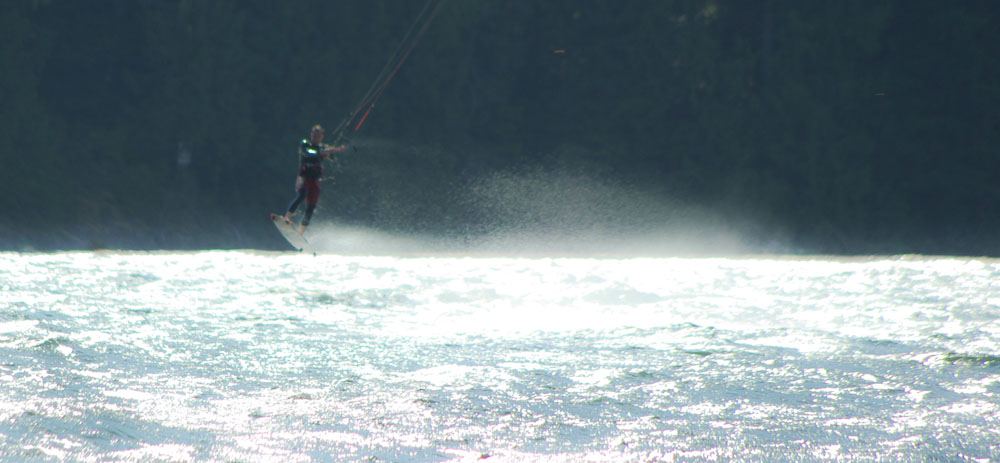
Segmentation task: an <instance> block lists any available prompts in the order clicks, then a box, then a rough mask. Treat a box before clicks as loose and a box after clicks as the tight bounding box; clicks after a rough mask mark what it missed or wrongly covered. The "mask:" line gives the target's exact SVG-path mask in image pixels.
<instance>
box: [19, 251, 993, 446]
mask: <svg viewBox="0 0 1000 463" xmlns="http://www.w3.org/2000/svg"><path fill="white" fill-rule="evenodd" d="M998 278H1000V263H998V262H996V261H992V260H986V259H960V258H936V259H931V258H920V257H901V258H879V259H850V260H836V259H822V258H810V259H797V258H743V259H682V258H678V259H660V258H656V259H653V258H650V259H621V260H616V259H528V258H523V259H513V258H512V259H500V258H457V257H440V258H431V257H409V258H393V257H344V256H335V255H321V256H318V257H316V256H308V255H301V254H292V253H258V252H200V253H148V254H147V253H112V252H96V253H57V254H16V253H7V254H0V459H2V460H15V461H21V460H27V461H46V460H51V461H58V460H71V461H150V460H152V461H174V460H177V461H190V460H196V461H267V460H272V461H314V460H320V461H362V460H363V461H418V462H421V461H427V462H437V461H477V460H486V461H546V462H549V461H553V462H555V461H558V462H588V461H593V462H604V461H611V462H631V461H635V462H657V461H717V460H720V459H722V460H727V459H733V460H740V461H773V460H806V461H825V460H867V461H870V460H884V461H900V460H917V461H1000V285H997V284H994V282H995V281H998Z"/></svg>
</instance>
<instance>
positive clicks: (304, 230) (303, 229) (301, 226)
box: [299, 223, 306, 235]
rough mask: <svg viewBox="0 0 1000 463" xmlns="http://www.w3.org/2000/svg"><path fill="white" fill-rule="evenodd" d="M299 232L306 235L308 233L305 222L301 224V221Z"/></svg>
mask: <svg viewBox="0 0 1000 463" xmlns="http://www.w3.org/2000/svg"><path fill="white" fill-rule="evenodd" d="M299 234H300V235H305V234H306V226H305V225H303V224H301V223H300V224H299Z"/></svg>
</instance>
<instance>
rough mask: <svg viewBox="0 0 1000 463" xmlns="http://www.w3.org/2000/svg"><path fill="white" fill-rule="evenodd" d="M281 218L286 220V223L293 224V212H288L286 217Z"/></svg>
mask: <svg viewBox="0 0 1000 463" xmlns="http://www.w3.org/2000/svg"><path fill="white" fill-rule="evenodd" d="M281 218H282V219H284V221H285V223H292V213H291V212H286V213H285V215H283V216H281Z"/></svg>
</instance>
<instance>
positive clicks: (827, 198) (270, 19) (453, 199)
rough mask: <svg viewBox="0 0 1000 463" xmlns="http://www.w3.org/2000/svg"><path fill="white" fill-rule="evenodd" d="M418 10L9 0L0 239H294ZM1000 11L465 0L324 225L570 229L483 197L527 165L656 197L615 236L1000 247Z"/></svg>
mask: <svg viewBox="0 0 1000 463" xmlns="http://www.w3.org/2000/svg"><path fill="white" fill-rule="evenodd" d="M423 6H424V4H423V2H417V1H402V0H396V1H393V0H381V1H375V0H364V1H362V0H358V1H344V2H327V1H320V0H291V1H287V2H273V1H264V0H216V1H211V2H200V1H192V0H170V1H168V0H100V1H97V2H78V1H72V0H15V1H12V2H4V3H3V4H2V5H0V60H2V68H3V71H2V72H0V166H2V168H0V206H2V208H3V210H4V211H5V214H4V215H3V217H2V218H0V248H5V249H23V248H26V247H35V248H39V249H48V248H85V247H103V246H108V247H124V248H139V249H145V248H182V249H184V248H203V247H210V248H232V247H253V248H278V247H280V246H281V245H282V242H281V241H280V238H278V237H277V236H276V235H275V234H274V231H273V230H272V229H271V228H270V226H269V224H267V222H266V220H265V219H264V217H265V215H266V213H267V212H270V211H280V210H281V209H282V208H283V207H284V206H285V205H286V204H287V201H288V200H290V199H291V196H292V193H293V192H292V191H291V190H292V187H293V181H294V174H295V168H296V158H295V147H296V144H297V141H298V140H299V139H301V138H302V137H304V136H305V135H306V132H307V130H308V128H309V127H310V126H311V125H312V124H313V123H316V122H320V123H323V124H324V125H326V126H327V127H334V126H336V125H337V124H338V123H339V122H340V121H341V120H343V118H344V117H345V116H346V115H347V114H346V112H347V111H349V110H350V109H351V108H352V107H353V105H354V104H356V103H357V100H358V99H359V98H360V97H361V95H362V94H363V93H364V92H365V90H367V88H368V86H369V85H370V84H371V81H372V79H373V78H374V77H375V76H376V74H377V73H378V71H379V70H380V69H381V67H382V65H383V64H384V62H385V60H386V59H387V58H388V57H389V55H390V54H391V53H392V51H393V50H394V49H395V48H396V46H397V45H398V42H399V40H400V39H401V38H402V37H403V34H404V33H405V32H406V30H407V28H408V27H409V26H410V25H411V21H412V20H413V18H415V17H416V16H417V14H418V13H419V11H420V9H421V8H422V7H423ZM998 12H1000V6H997V5H996V4H995V2H990V1H975V0H973V1H965V2H957V3H949V4H941V3H940V2H934V1H929V0H883V1H876V2H871V1H860V0H845V1H839V2H819V1H807V2H802V1H791V0H763V1H760V2H743V1H736V0H655V1H654V0H648V1H647V0H638V1H629V2H609V1H599V0H585V1H579V0H547V1H544V2H541V1H538V2H532V1H498V0H461V1H458V0H452V1H450V2H448V3H447V4H446V5H444V6H443V7H442V9H441V12H440V14H439V15H438V17H437V18H436V19H435V22H434V23H433V24H432V25H431V27H430V28H429V29H428V31H427V34H426V35H425V36H424V38H423V39H422V41H421V43H420V44H419V46H418V47H417V48H416V49H415V50H414V52H413V54H412V55H411V56H410V57H409V59H408V60H407V62H406V63H405V66H404V68H403V69H401V71H400V74H399V76H398V77H397V78H396V79H395V80H394V81H393V83H392V85H391V86H390V87H389V88H388V89H387V91H386V94H385V96H384V97H383V98H382V99H381V100H380V101H379V105H378V106H377V107H376V108H375V109H374V111H373V113H372V115H371V116H370V119H369V122H367V125H366V126H365V128H364V130H363V131H362V132H360V133H359V134H357V135H356V136H354V137H353V138H352V140H351V141H352V144H353V145H354V147H355V150H352V151H351V152H349V153H347V154H345V155H343V156H340V158H339V159H338V160H337V161H336V162H335V163H334V164H333V165H331V166H328V171H329V172H332V174H333V177H334V179H333V180H332V181H330V182H326V183H324V187H323V188H324V195H323V199H322V201H321V206H320V211H319V212H318V213H317V219H318V220H323V219H324V218H326V219H329V220H336V221H338V222H342V223H352V224H359V225H367V226H373V227H377V228H381V229H389V230H396V231H413V232H423V233H430V234H438V235H449V234H457V235H461V234H471V235H477V234H487V233H489V232H490V230H491V229H492V228H495V227H497V226H504V225H503V224H498V223H497V221H498V219H497V214H498V207H503V204H500V203H501V202H502V203H504V204H506V205H507V206H508V209H507V216H508V217H509V218H510V219H511V220H512V221H520V222H527V223H528V226H530V225H531V224H532V223H537V224H538V225H539V226H543V227H544V226H549V225H551V224H546V222H545V220H544V218H543V217H541V218H540V217H539V216H540V215H543V214H544V212H543V211H544V208H537V210H535V211H531V210H530V209H531V206H530V201H526V200H525V199H524V198H523V196H524V195H531V194H535V193H537V191H536V190H537V189H536V190H531V189H529V190H526V191H525V192H523V194H519V193H517V192H516V191H514V192H513V193H511V194H512V198H514V199H511V198H507V199H502V198H505V197H504V196H502V195H500V196H496V195H495V196H493V197H492V198H485V199H484V197H483V195H484V194H485V193H484V192H485V191H487V190H488V189H486V188H484V187H483V185H494V186H495V185H497V182H496V181H495V180H496V179H497V178H507V177H511V176H515V177H516V176H517V175H519V174H520V173H525V172H529V173H531V174H530V175H528V177H531V178H533V179H537V178H545V176H546V175H551V176H552V178H561V179H566V178H577V179H580V182H582V183H588V182H591V183H593V184H594V185H597V186H602V188H603V187H608V188H611V187H612V186H613V187H615V188H619V189H626V190H629V191H640V192H642V198H647V199H648V198H651V202H653V203H657V204H659V205H658V206H655V207H654V206H650V207H642V208H637V209H635V213H634V214H631V215H628V214H620V213H616V212H614V211H611V212H608V213H607V214H604V215H603V216H602V217H603V218H599V219H595V221H596V222H601V221H602V220H603V221H605V222H613V223H612V224H611V225H612V227H611V228H614V225H617V226H620V227H627V226H629V225H630V224H649V223H656V222H657V221H658V220H660V219H662V221H663V222H668V221H669V220H680V219H677V218H676V217H673V218H671V214H673V215H674V216H676V215H677V214H678V212H677V211H678V210H681V208H678V209H671V208H670V207H666V206H665V205H668V204H670V205H678V204H679V205H684V208H683V209H684V210H686V211H690V210H692V209H697V210H699V211H708V213H709V214H711V215H712V216H713V217H715V218H714V219H713V220H712V221H711V224H712V225H711V226H717V227H731V228H733V229H738V230H739V231H740V233H741V236H743V237H744V239H745V240H746V241H747V244H748V246H750V247H751V248H752V247H753V246H762V248H764V247H766V245H767V243H774V242H778V243H782V245H783V246H785V247H783V248H782V249H790V250H796V251H798V250H801V251H802V252H833V253H898V252H919V253H946V254H977V255H979V254H986V255H1000V238H998V236H997V235H998V233H997V232H998V231H1000V227H998V225H1000V207H998V206H997V204H998V200H1000V188H998V187H997V182H996V181H995V180H994V172H997V171H998V169H997V168H998V167H1000V161H998V157H997V156H996V154H995V153H996V152H997V147H998V146H1000V114H998V110H997V107H998V103H1000V85H998V84H997V79H996V76H998V75H1000V58H998V57H1000V53H998V52H1000V50H998V48H1000V47H998V44H1000V27H997V24H998V20H1000V14H998ZM505 176H506V177H505ZM484 179H485V180H484ZM491 179H492V180H491ZM490 182H492V183H490ZM563 183H565V182H563ZM560 184H561V183H560V182H558V181H554V182H552V185H550V188H555V187H556V185H560ZM511 185H513V186H512V188H514V189H515V190H516V185H517V184H516V183H511ZM532 185H537V184H536V183H532ZM539 188H540V187H539ZM589 191H603V190H599V189H596V190H595V189H591V190H589ZM550 193H551V192H550ZM570 193H572V196H575V197H577V198H579V197H581V193H580V191H578V190H571V191H570ZM565 196H570V195H567V194H564V195H562V196H560V195H559V194H555V193H552V194H549V197H550V199H551V200H552V201H559V200H560V199H559V198H562V199H563V200H566V201H570V199H572V198H565ZM582 196H584V197H589V196H586V194H582ZM628 198H631V197H628ZM529 199H530V198H529ZM511 201H520V202H519V203H518V204H521V203H523V204H525V210H524V211H521V212H519V213H516V214H514V213H510V207H509V206H510V204H512V203H511ZM623 201H626V202H628V201H630V200H629V199H627V198H626V199H623ZM597 202H600V201H599V200H598V199H594V200H593V201H592V202H591V203H592V204H596V203H597ZM579 207H580V208H582V209H586V208H587V204H580V205H579ZM595 207H596V206H595ZM609 209H616V206H609ZM511 214H513V215H511ZM566 215H567V216H568V215H571V214H570V213H566ZM594 224H595V222H588V223H587V224H585V225H588V226H593V225H594ZM570 226H573V224H572V223H571V224H570ZM637 226H638V225H637ZM706 226H708V225H706Z"/></svg>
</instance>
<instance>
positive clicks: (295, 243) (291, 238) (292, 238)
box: [271, 213, 313, 252]
mask: <svg viewBox="0 0 1000 463" xmlns="http://www.w3.org/2000/svg"><path fill="white" fill-rule="evenodd" d="M271 222H273V223H274V226H275V228H277V229H278V231H279V232H281V236H284V237H285V240H286V241H288V244H290V245H292V247H293V248H295V249H297V250H299V251H302V252H313V251H312V247H311V246H309V240H307V239H306V237H305V236H303V235H302V234H301V233H299V231H298V230H297V229H296V226H295V224H294V223H292V222H290V221H288V220H285V218H284V217H283V216H280V215H278V214H273V213H272V214H271Z"/></svg>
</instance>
